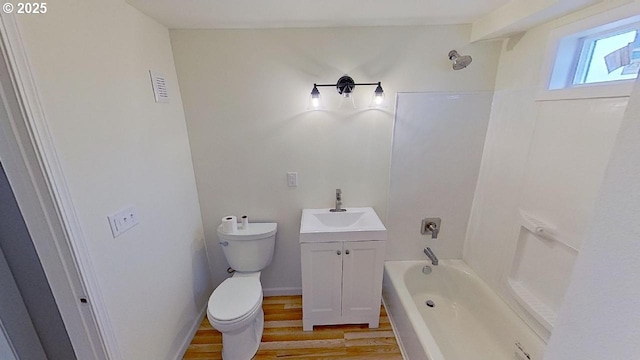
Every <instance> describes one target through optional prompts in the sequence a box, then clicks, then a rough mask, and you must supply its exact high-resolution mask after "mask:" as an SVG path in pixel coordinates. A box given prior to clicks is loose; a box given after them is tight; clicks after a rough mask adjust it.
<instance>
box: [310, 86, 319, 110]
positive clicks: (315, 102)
mask: <svg viewBox="0 0 640 360" xmlns="http://www.w3.org/2000/svg"><path fill="white" fill-rule="evenodd" d="M320 104H321V102H320V91H318V87H317V86H316V84H313V90H311V107H312V108H313V109H315V110H317V109H319V108H320Z"/></svg>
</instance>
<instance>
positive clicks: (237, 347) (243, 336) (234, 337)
mask: <svg viewBox="0 0 640 360" xmlns="http://www.w3.org/2000/svg"><path fill="white" fill-rule="evenodd" d="M263 330H264V311H263V310H262V307H261V308H260V312H259V313H258V315H257V316H256V318H255V319H254V320H253V321H252V322H251V325H249V326H247V327H246V328H244V329H243V330H240V331H238V332H234V333H222V359H223V360H251V358H252V357H253V355H255V354H256V352H258V347H260V341H261V340H262V332H263Z"/></svg>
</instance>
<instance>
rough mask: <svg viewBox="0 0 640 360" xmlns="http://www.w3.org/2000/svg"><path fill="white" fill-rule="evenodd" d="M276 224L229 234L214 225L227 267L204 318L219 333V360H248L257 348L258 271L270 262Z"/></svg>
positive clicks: (259, 322) (260, 319) (259, 335)
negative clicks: (230, 273)
mask: <svg viewBox="0 0 640 360" xmlns="http://www.w3.org/2000/svg"><path fill="white" fill-rule="evenodd" d="M277 229H278V224H276V223H249V224H248V225H247V226H246V228H240V229H238V230H237V231H236V232H235V233H233V234H229V233H224V232H223V231H222V225H220V226H218V238H219V239H220V245H222V250H223V251H224V256H225V257H226V258H227V261H228V262H229V265H230V266H231V268H233V269H234V270H235V273H234V274H233V276H232V277H230V278H228V279H226V280H225V281H223V282H222V284H220V286H218V287H217V288H216V289H215V290H214V291H213V294H211V297H210V298H209V304H208V306H207V318H208V319H209V323H210V324H211V326H213V327H214V328H215V329H217V330H218V331H220V332H221V333H222V358H223V359H225V360H250V359H251V358H252V357H253V355H255V353H256V351H258V346H260V340H261V339H262V330H263V328H264V313H263V311H262V284H261V283H260V271H261V270H262V269H264V268H265V267H267V266H269V264H270V263H271V259H273V250H274V247H275V243H276V231H277Z"/></svg>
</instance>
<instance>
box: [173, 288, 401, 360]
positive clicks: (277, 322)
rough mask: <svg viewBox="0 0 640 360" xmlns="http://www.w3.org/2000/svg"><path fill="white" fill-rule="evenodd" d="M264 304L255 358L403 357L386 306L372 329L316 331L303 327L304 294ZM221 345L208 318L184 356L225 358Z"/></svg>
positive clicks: (271, 299)
mask: <svg viewBox="0 0 640 360" xmlns="http://www.w3.org/2000/svg"><path fill="white" fill-rule="evenodd" d="M262 308H263V309H264V316H265V322H264V333H263V335H262V343H260V348H259V349H258V352H257V353H256V355H255V356H254V357H253V359H254V360H263V359H264V360H266V359H315V360H318V359H352V360H353V359H367V360H377V359H398V360H402V355H400V349H399V348H398V344H397V342H396V339H395V337H394V335H393V330H391V325H390V324H389V318H388V317H387V313H386V312H385V309H384V307H382V310H381V314H380V327H379V328H378V329H369V327H368V325H333V326H315V327H314V331H306V332H305V331H302V298H301V297H300V296H274V297H266V298H264V300H263V302H262ZM221 349H222V335H221V334H220V333H219V332H218V331H216V330H214V329H213V328H212V327H211V325H209V321H208V320H207V318H205V319H204V320H203V321H202V324H200V328H199V329H198V332H197V333H196V335H195V336H194V338H193V340H192V341H191V344H190V345H189V348H188V349H187V352H186V353H185V355H184V359H222V356H221V353H220V350H221ZM232 360H235V359H232ZM239 360H241V359H239Z"/></svg>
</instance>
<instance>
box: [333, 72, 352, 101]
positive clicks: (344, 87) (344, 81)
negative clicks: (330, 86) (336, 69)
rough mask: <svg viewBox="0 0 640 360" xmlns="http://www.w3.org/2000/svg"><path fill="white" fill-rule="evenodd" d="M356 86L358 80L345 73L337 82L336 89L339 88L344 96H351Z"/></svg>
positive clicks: (339, 92) (339, 91)
mask: <svg viewBox="0 0 640 360" xmlns="http://www.w3.org/2000/svg"><path fill="white" fill-rule="evenodd" d="M355 87H356V82H355V81H353V78H352V77H351V76H349V75H344V76H343V77H341V78H340V79H338V82H336V89H337V90H338V94H340V95H342V96H349V95H351V93H352V92H353V89H354V88H355Z"/></svg>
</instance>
